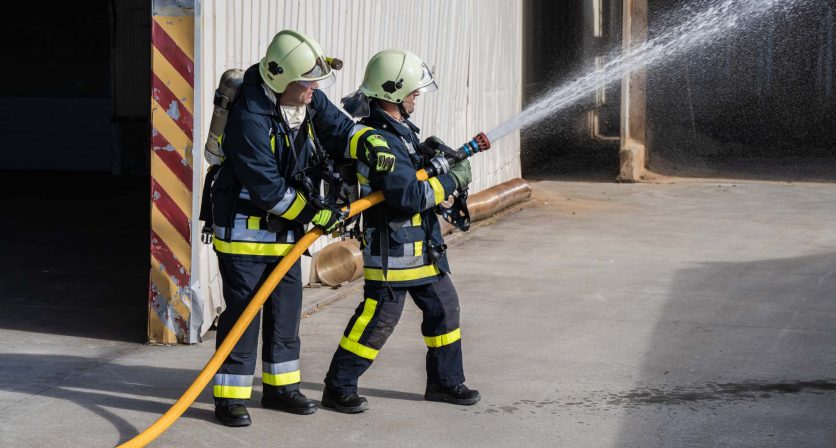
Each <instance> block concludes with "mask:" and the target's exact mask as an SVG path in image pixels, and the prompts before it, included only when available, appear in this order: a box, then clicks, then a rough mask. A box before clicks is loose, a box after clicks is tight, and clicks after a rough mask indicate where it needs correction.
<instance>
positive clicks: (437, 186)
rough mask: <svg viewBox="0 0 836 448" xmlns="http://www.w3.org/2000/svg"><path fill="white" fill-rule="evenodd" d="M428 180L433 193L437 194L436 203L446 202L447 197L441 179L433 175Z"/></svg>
mask: <svg viewBox="0 0 836 448" xmlns="http://www.w3.org/2000/svg"><path fill="white" fill-rule="evenodd" d="M428 182H429V183H430V187H432V189H433V194H435V205H438V204H441V203H442V202H444V200H445V199H447V197H446V196H445V195H444V185H441V181H440V180H438V179H437V178H435V177H431V178H430V179H428Z"/></svg>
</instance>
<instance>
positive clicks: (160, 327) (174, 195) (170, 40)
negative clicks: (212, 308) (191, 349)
mask: <svg viewBox="0 0 836 448" xmlns="http://www.w3.org/2000/svg"><path fill="white" fill-rule="evenodd" d="M152 11H153V12H152V15H153V17H152V21H151V24H152V34H151V43H152V46H151V52H152V57H151V71H152V76H151V79H152V88H151V120H152V121H151V122H152V130H151V279H150V286H149V289H148V342H149V343H152V344H176V343H178V342H180V343H194V342H197V339H198V338H199V337H200V335H193V334H191V332H190V330H189V328H190V326H189V321H190V320H191V319H192V318H198V319H199V318H202V317H201V316H193V315H192V310H193V306H192V303H191V302H192V297H193V294H192V291H191V289H190V287H189V285H190V280H191V218H192V167H191V160H192V146H193V143H192V142H193V141H194V130H193V127H194V119H193V112H194V2H193V1H183V0H154V2H153V7H152ZM198 308H199V307H198Z"/></svg>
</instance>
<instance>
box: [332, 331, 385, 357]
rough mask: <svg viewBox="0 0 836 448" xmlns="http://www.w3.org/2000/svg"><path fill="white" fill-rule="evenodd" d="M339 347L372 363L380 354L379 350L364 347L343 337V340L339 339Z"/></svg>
mask: <svg viewBox="0 0 836 448" xmlns="http://www.w3.org/2000/svg"><path fill="white" fill-rule="evenodd" d="M340 347H342V348H344V349H346V350H348V351H350V352H351V353H354V354H355V355H357V356H359V357H361V358H366V359H369V360H372V361H374V359H375V358H377V354H378V353H379V352H380V350H375V349H373V348H371V347H366V346H365V345H363V344H361V343H359V342H354V341H352V340H349V339H348V338H347V337H345V336H343V338H342V339H340Z"/></svg>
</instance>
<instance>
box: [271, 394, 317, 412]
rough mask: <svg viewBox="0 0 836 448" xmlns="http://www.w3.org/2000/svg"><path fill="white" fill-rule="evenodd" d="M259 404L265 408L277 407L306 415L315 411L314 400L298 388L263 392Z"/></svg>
mask: <svg viewBox="0 0 836 448" xmlns="http://www.w3.org/2000/svg"><path fill="white" fill-rule="evenodd" d="M261 405H262V406H264V407H265V408H270V409H279V410H282V411H285V412H290V413H293V414H299V415H308V414H313V413H314V412H316V402H315V401H313V400H311V399H310V398H308V397H306V396H305V395H304V394H303V393H302V392H299V391H298V390H290V391H287V392H281V393H265V394H264V395H263V396H262V397H261Z"/></svg>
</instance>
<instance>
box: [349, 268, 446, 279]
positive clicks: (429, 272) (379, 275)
mask: <svg viewBox="0 0 836 448" xmlns="http://www.w3.org/2000/svg"><path fill="white" fill-rule="evenodd" d="M438 274H441V271H440V270H439V269H438V266H436V265H435V264H431V265H427V266H421V267H420V268H410V269H389V270H387V271H386V280H388V281H390V282H404V281H409V280H418V279H422V278H427V277H432V276H434V275H438ZM363 277H364V278H365V279H366V280H376V281H379V282H382V281H383V280H384V278H383V269H375V268H364V269H363Z"/></svg>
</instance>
